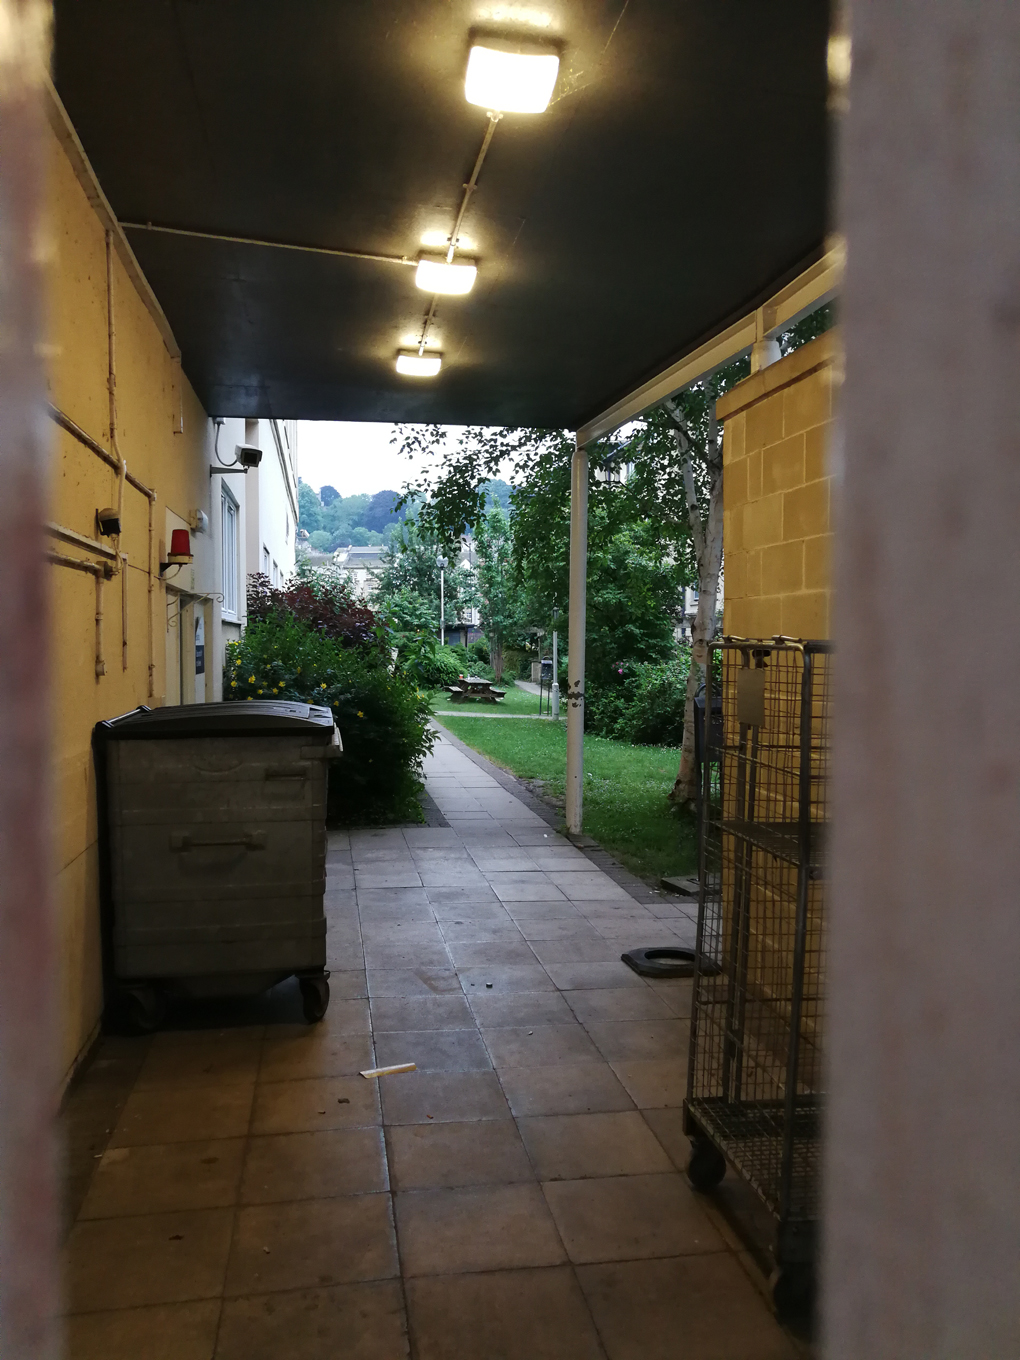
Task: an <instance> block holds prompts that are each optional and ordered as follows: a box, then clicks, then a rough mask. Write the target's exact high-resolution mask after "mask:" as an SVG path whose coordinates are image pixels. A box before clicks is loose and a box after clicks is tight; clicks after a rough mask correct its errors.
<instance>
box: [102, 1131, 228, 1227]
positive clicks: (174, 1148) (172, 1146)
mask: <svg viewBox="0 0 1020 1360" xmlns="http://www.w3.org/2000/svg"><path fill="white" fill-rule="evenodd" d="M243 1158H244V1139H243V1138H216V1139H213V1140H212V1141H207V1142H196V1143H162V1144H150V1145H146V1146H144V1147H118V1148H108V1149H107V1151H106V1152H105V1153H104V1154H103V1156H102V1158H101V1159H100V1160H99V1162H98V1164H97V1166H96V1169H95V1173H94V1174H93V1177H92V1184H91V1185H90V1186H89V1192H88V1194H87V1195H86V1197H85V1203H84V1204H83V1205H82V1207H81V1212H80V1214H79V1219H88V1218H116V1217H119V1216H120V1215H123V1214H159V1213H169V1212H172V1211H175V1210H183V1209H218V1208H224V1207H226V1206H227V1205H230V1204H234V1203H236V1202H237V1187H238V1184H239V1182H240V1179H241V1163H242V1161H243Z"/></svg>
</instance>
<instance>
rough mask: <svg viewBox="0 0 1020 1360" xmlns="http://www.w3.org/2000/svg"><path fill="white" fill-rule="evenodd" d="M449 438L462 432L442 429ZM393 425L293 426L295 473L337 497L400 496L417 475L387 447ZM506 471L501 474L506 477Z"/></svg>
mask: <svg viewBox="0 0 1020 1360" xmlns="http://www.w3.org/2000/svg"><path fill="white" fill-rule="evenodd" d="M447 428H448V429H449V431H450V433H451V435H454V436H455V435H456V434H457V433H458V432H459V430H460V429H461V428H462V427H461V426H459V425H450V426H448V427H447ZM393 429H394V427H393V426H392V425H378V424H367V423H358V422H354V421H338V420H299V421H298V474H299V476H300V477H301V480H302V481H303V482H307V483H308V485H309V486H313V487H314V488H315V490H316V491H318V490H320V489H321V487H322V486H323V484H324V483H325V484H326V485H327V486H335V487H336V489H337V491H339V492H340V495H341V496H360V495H363V494H364V493H365V492H367V493H368V494H369V495H371V494H372V493H374V492H376V491H399V490H400V489H401V487H402V486H403V485H404V483H405V482H406V481H407V479H408V477H410V476H411V475H412V473H413V472H415V471H416V468H415V465H414V464H413V463H412V462H411V461H410V460H409V459H407V458H401V457H400V455H399V453H398V449H397V445H395V444H391V443H390V439H391V438H392V436H393ZM506 471H507V469H505V468H504V469H503V473H504V475H506Z"/></svg>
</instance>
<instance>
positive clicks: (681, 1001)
mask: <svg viewBox="0 0 1020 1360" xmlns="http://www.w3.org/2000/svg"><path fill="white" fill-rule="evenodd" d="M646 981H647V982H648V985H649V987H650V988H651V990H652V991H653V992H654V993H655V995H656V996H657V997H658V998H659V999H660V1001H664V1002H665V1004H666V1005H667V1006H668V1007H669V1008H670V1010H671V1011H672V1012H673V1014H674V1015H676V1016H678V1017H679V1018H680V1019H681V1020H689V1019H690V1017H691V1000H692V996H693V991H694V979H693V978H647V979H646Z"/></svg>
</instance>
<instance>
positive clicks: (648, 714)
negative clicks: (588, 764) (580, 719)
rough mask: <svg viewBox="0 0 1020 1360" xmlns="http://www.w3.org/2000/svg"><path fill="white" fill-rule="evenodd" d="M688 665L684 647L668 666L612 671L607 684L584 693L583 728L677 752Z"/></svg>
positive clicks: (591, 686) (639, 744)
mask: <svg viewBox="0 0 1020 1360" xmlns="http://www.w3.org/2000/svg"><path fill="white" fill-rule="evenodd" d="M690 660H691V658H690V650H689V649H688V648H686V647H684V648H681V649H680V650H679V651H678V652H677V655H676V656H675V657H674V658H673V659H672V660H671V661H666V662H661V663H653V662H644V663H639V664H637V665H623V666H620V667H617V668H616V673H615V675H611V676H610V677H609V679H608V680H604V681H602V683H596V684H594V685H589V686H588V687H587V690H588V692H587V694H586V696H585V727H586V728H587V729H588V730H589V731H591V732H595V733H597V734H598V735H600V736H605V737H614V738H615V739H616V740H617V741H629V742H630V743H631V744H632V745H634V746H679V745H680V744H681V742H682V741H683V732H684V707H685V704H686V696H687V673H688V671H689V669H690ZM617 677H618V678H617Z"/></svg>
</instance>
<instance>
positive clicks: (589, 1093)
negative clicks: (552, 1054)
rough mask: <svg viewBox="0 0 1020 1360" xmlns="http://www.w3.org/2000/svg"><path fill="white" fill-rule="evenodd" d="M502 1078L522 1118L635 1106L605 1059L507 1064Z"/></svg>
mask: <svg viewBox="0 0 1020 1360" xmlns="http://www.w3.org/2000/svg"><path fill="white" fill-rule="evenodd" d="M500 1081H501V1082H502V1084H503V1090H504V1092H505V1094H506V1098H507V1100H508V1101H509V1102H510V1108H511V1110H512V1111H513V1113H514V1114H515V1115H516V1116H518V1117H519V1118H520V1117H526V1116H528V1115H543V1114H591V1113H594V1112H596V1111H601V1110H632V1109H633V1108H634V1102H633V1101H632V1100H631V1098H630V1096H629V1095H628V1094H627V1092H626V1090H625V1089H624V1088H623V1086H621V1085H620V1082H619V1081H618V1080H617V1078H616V1074H615V1073H614V1072H613V1070H612V1068H611V1067H610V1066H609V1064H608V1063H605V1062H602V1063H593V1062H584V1063H557V1064H555V1065H554V1066H551V1067H507V1068H503V1069H502V1070H501V1072H500Z"/></svg>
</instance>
